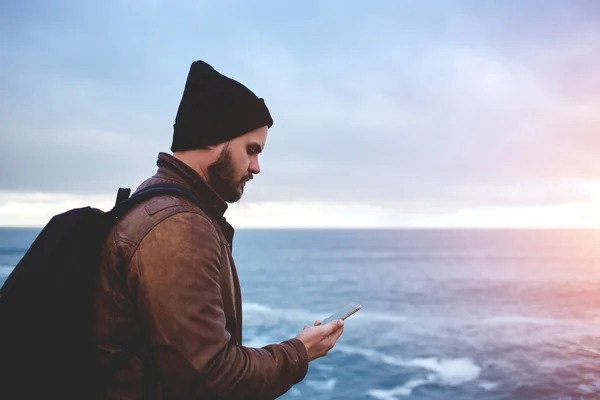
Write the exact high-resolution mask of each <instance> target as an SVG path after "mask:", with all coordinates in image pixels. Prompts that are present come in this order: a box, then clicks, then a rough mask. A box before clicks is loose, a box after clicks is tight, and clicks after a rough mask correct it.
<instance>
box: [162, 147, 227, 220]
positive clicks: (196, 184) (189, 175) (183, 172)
mask: <svg viewBox="0 0 600 400" xmlns="http://www.w3.org/2000/svg"><path fill="white" fill-rule="evenodd" d="M156 165H158V168H159V169H158V174H159V175H163V174H164V175H168V178H169V179H171V180H176V181H178V183H180V184H183V185H184V186H185V187H186V188H187V189H190V190H192V192H193V193H194V194H195V195H196V197H198V200H200V202H201V203H202V206H203V208H204V209H205V211H206V212H207V213H208V214H210V216H211V217H213V218H215V219H217V220H219V219H221V218H222V217H223V214H225V211H226V210H227V203H226V202H225V201H224V200H223V199H222V198H221V196H219V195H218V194H217V192H215V191H214V189H213V188H211V187H210V186H209V185H208V183H206V181H205V180H204V179H202V177H201V176H200V175H199V174H198V173H197V172H196V171H194V170H193V169H192V168H191V167H190V166H189V165H187V164H186V163H184V162H183V161H181V160H179V159H177V158H176V157H174V156H172V155H170V154H167V153H163V152H161V153H159V154H158V160H157V161H156Z"/></svg>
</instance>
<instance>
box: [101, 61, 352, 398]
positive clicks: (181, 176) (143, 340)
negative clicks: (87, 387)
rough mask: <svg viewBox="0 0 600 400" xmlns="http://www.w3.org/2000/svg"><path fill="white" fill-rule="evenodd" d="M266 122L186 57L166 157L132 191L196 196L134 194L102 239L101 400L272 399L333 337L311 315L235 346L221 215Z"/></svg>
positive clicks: (257, 106)
mask: <svg viewBox="0 0 600 400" xmlns="http://www.w3.org/2000/svg"><path fill="white" fill-rule="evenodd" d="M272 125H273V119H272V117H271V114H270V112H269V110H268V108H267V106H266V104H265V102H264V100H263V99H262V98H258V97H257V96H256V95H255V94H254V93H253V92H252V91H250V90H249V89H248V88H247V87H246V86H244V85H243V84H241V83H240V82H238V81H236V80H233V79H231V78H229V77H226V76H225V75H223V74H221V73H219V72H217V71H216V70H215V69H214V68H213V67H211V66H210V65H209V64H207V63H205V62H203V61H196V62H194V63H193V64H192V65H191V68H190V71H189V74H188V77H187V81H186V84H185V88H184V91H183V97H182V99H181V103H180V105H179V109H178V111H177V115H176V119H175V125H174V132H173V141H172V146H171V152H172V154H168V153H165V152H161V153H159V155H158V160H157V165H158V170H157V171H156V173H155V174H154V175H153V176H152V177H150V178H148V179H147V180H145V181H144V182H143V183H142V184H141V185H140V186H139V187H138V188H137V190H138V191H139V190H141V189H143V188H147V187H149V186H151V185H155V184H162V183H171V184H176V185H180V186H181V187H182V188H184V189H185V190H187V191H188V192H191V193H192V194H193V195H194V196H195V198H196V199H197V200H198V201H191V200H190V199H188V198H185V197H180V196H176V195H160V196H157V197H152V198H151V199H149V200H144V201H142V202H141V203H139V204H137V205H135V206H134V207H133V208H132V209H130V210H129V211H128V213H127V214H126V215H125V216H124V217H123V218H121V219H120V220H119V221H118V222H117V223H116V224H115V226H114V228H113V229H112V231H111V233H110V235H109V236H108V239H107V241H106V243H105V245H104V247H103V252H102V260H101V268H100V276H99V278H100V279H99V280H98V284H97V286H96V289H95V292H94V300H95V313H94V321H95V322H94V339H95V346H96V351H97V355H98V365H99V366H100V367H101V368H102V369H103V371H104V375H105V378H106V379H105V381H104V382H105V384H104V386H103V392H102V393H101V397H102V398H105V399H273V398H276V397H279V396H281V395H282V394H284V393H286V392H287V391H288V390H289V389H290V388H291V387H292V386H293V385H295V384H297V383H298V382H300V381H302V380H303V379H304V377H305V375H306V373H307V369H308V364H309V362H310V361H312V360H315V359H317V358H319V357H323V356H325V355H326V354H327V353H328V352H329V350H330V349H331V348H332V347H333V346H334V345H335V343H336V341H337V339H338V338H339V337H340V335H341V334H342V331H343V322H342V321H341V320H338V321H333V322H330V323H328V324H326V325H321V324H320V322H319V321H315V323H314V326H311V327H309V326H305V327H304V329H303V330H302V331H300V332H299V333H298V335H296V336H295V337H293V338H290V339H288V340H286V341H283V342H281V343H274V344H271V345H268V346H265V347H262V348H250V347H245V346H243V345H242V299H241V293H240V284H239V281H238V274H237V272H236V267H235V263H234V260H233V257H232V253H231V247H232V240H233V235H234V229H233V227H232V226H231V225H230V224H229V223H228V222H227V221H226V219H225V217H224V213H225V211H226V209H227V207H228V205H227V203H233V202H236V201H238V200H239V199H240V198H241V197H242V194H243V192H244V187H245V186H246V184H247V183H248V182H249V181H250V180H251V179H252V178H253V177H254V176H255V175H257V174H258V173H259V172H260V166H259V161H258V158H259V155H260V154H261V152H262V151H263V150H264V148H265V144H266V140H267V133H268V130H269V128H271V126H272ZM282 295H283V294H282ZM115 360H118V362H116V361H115Z"/></svg>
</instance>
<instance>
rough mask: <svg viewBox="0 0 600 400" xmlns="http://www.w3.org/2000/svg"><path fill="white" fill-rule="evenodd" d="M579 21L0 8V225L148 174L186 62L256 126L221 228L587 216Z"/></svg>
mask: <svg viewBox="0 0 600 400" xmlns="http://www.w3.org/2000/svg"><path fill="white" fill-rule="evenodd" d="M174 3H176V4H174ZM599 20H600V5H598V3H597V2H595V1H591V0H590V1H566V0H565V1H533V0H531V1H502V2H480V1H452V2H448V1H419V2H416V1H413V2H409V1H373V2H370V3H367V2H359V1H327V2H326V1H322V2H315V1H308V2H301V3H294V4H291V3H289V2H276V1H272V2H265V1H254V2H242V1H220V2H201V1H179V2H166V1H127V2H123V1H106V2H101V3H91V2H75V1H55V2H42V1H29V2H20V1H11V0H9V1H4V2H2V3H1V4H0V46H1V47H0V50H1V51H0V61H1V62H0V72H1V74H0V118H1V119H0V121H1V122H2V123H1V125H0V132H1V135H0V145H1V146H2V149H3V150H4V154H3V157H1V158H0V168H2V171H4V173H3V174H2V175H1V177H0V225H37V226H39V225H42V224H43V223H45V222H46V220H47V218H49V217H50V216H51V215H53V214H54V213H58V212H61V211H62V210H63V209H65V208H68V207H71V206H78V205H82V204H90V203H91V204H94V205H98V206H100V207H102V208H107V207H110V205H111V202H112V201H113V199H114V193H115V192H116V189H117V188H118V187H119V186H128V187H135V186H137V184H138V183H139V182H140V181H141V180H143V179H145V178H146V177H147V176H149V175H151V174H153V173H154V171H155V159H156V155H157V153H158V152H159V151H168V149H169V146H170V142H171V134H172V124H173V122H174V117H175V113H176V111H177V106H178V104H179V101H180V98H181V93H182V90H183V85H184V83H185V78H186V76H187V72H188V69H189V65H190V63H191V62H193V61H194V60H197V59H202V60H205V61H207V62H209V63H210V64H212V65H213V66H214V67H215V68H216V69H217V70H219V71H221V72H222V73H224V74H226V75H229V76H231V77H233V78H235V79H237V80H240V81H241V82H243V83H244V84H246V85H247V86H249V87H250V88H251V89H252V90H253V91H255V92H256V93H257V94H258V95H259V96H261V97H264V98H265V100H266V102H267V104H268V106H269V108H270V109H271V111H272V114H273V117H274V120H275V124H274V126H273V129H271V131H270V134H269V138H268V142H267V149H266V151H265V153H264V154H263V155H262V156H261V157H262V160H261V166H262V172H261V174H260V175H259V176H258V177H257V179H255V180H253V182H252V184H251V185H250V186H249V187H248V188H247V190H246V194H245V196H244V198H243V200H242V201H241V202H240V203H238V204H234V205H232V206H231V207H230V211H228V214H229V216H230V218H229V219H230V220H232V222H233V223H234V224H236V225H238V226H499V225H502V226H504V225H509V226H547V225H551V226H570V225H574V226H580V225H590V224H592V225H597V224H600V189H599V185H598V178H599V177H600V157H598V153H599V151H598V150H599V149H600V112H599V111H600V72H598V71H600V60H599V59H600V55H599V53H598V51H597V50H598V49H600V24H598V23H597V22H598V21H599Z"/></svg>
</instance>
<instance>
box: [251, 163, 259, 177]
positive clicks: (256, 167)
mask: <svg viewBox="0 0 600 400" xmlns="http://www.w3.org/2000/svg"><path fill="white" fill-rule="evenodd" d="M248 171H250V172H252V173H253V174H255V175H256V174H258V173H260V165H259V164H258V161H252V162H250V166H249V167H248Z"/></svg>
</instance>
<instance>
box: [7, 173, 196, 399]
mask: <svg viewBox="0 0 600 400" xmlns="http://www.w3.org/2000/svg"><path fill="white" fill-rule="evenodd" d="M130 193H131V190H130V189H122V188H121V189H119V192H118V194H117V201H116V204H115V207H114V208H113V209H112V210H110V211H108V212H104V211H101V210H98V209H95V208H91V207H89V206H88V207H83V208H76V209H72V210H69V211H67V212H65V213H62V214H59V215H56V216H54V217H53V218H52V219H51V220H50V222H49V223H48V224H47V225H46V226H45V227H44V228H43V229H42V231H41V232H40V233H39V235H38V236H37V238H36V239H35V241H34V242H33V243H32V245H31V247H30V248H29V249H28V251H27V252H26V253H25V255H24V256H23V258H22V259H21V260H20V262H19V263H18V264H17V266H16V267H15V268H14V270H13V271H12V273H11V274H10V275H9V276H8V278H7V280H6V282H5V283H4V285H3V286H2V288H1V290H0V382H1V383H0V398H2V399H7V400H13V399H51V398H57V399H61V400H63V399H92V398H94V396H95V395H98V393H99V391H100V386H99V385H101V384H102V380H103V379H104V378H105V377H106V375H105V374H103V373H101V372H100V370H99V369H98V368H97V367H96V363H95V358H94V357H95V353H94V346H93V343H92V334H91V332H92V331H91V328H92V322H93V321H92V318H91V317H92V309H93V304H92V294H93V284H94V281H95V279H96V277H97V272H98V266H99V256H100V252H101V250H102V247H103V245H104V241H105V238H106V237H107V235H108V234H109V232H110V230H111V228H112V227H113V225H114V224H115V222H116V221H117V220H118V219H119V218H121V217H122V216H123V215H124V214H125V213H126V212H127V211H128V210H129V209H130V208H131V207H132V206H133V205H134V204H136V203H138V202H140V201H143V200H146V199H149V198H150V197H153V196H159V195H165V194H168V195H174V196H178V197H184V198H186V199H189V200H191V201H193V202H195V203H196V204H198V205H199V206H200V203H199V201H198V199H197V198H196V197H195V196H194V195H193V194H192V193H190V192H189V191H187V190H186V189H184V188H183V187H181V186H179V185H176V184H157V185H152V186H149V187H146V188H144V189H142V190H140V191H138V192H137V193H135V194H134V195H133V196H131V197H129V196H130ZM103 372H104V371H103Z"/></svg>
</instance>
